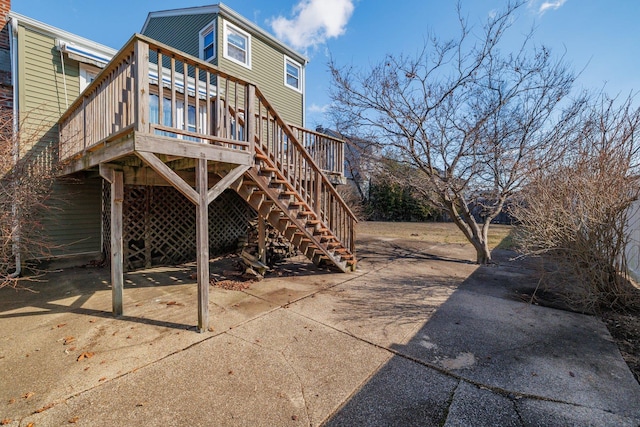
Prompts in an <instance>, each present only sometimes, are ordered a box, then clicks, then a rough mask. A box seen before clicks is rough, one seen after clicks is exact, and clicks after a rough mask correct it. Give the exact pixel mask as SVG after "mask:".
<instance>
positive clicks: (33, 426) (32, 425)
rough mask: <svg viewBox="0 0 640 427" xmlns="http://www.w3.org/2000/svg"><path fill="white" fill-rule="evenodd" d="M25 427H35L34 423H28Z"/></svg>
mask: <svg viewBox="0 0 640 427" xmlns="http://www.w3.org/2000/svg"><path fill="white" fill-rule="evenodd" d="M27 427H35V424H34V423H29V424H27Z"/></svg>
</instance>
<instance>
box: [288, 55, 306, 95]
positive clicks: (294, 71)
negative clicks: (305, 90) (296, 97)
mask: <svg viewBox="0 0 640 427" xmlns="http://www.w3.org/2000/svg"><path fill="white" fill-rule="evenodd" d="M284 85H285V86H287V87H290V88H291V89H295V90H297V91H298V92H301V91H302V65H300V64H298V63H297V62H296V61H294V60H293V59H291V58H289V57H287V56H285V57H284Z"/></svg>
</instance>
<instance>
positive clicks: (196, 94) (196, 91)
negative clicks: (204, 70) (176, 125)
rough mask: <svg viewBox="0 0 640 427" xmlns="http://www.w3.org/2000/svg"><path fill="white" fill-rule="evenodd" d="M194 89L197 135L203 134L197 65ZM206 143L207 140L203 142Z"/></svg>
mask: <svg viewBox="0 0 640 427" xmlns="http://www.w3.org/2000/svg"><path fill="white" fill-rule="evenodd" d="M193 77H194V78H193V82H194V86H195V87H194V89H193V96H194V98H193V105H194V108H195V110H196V117H195V122H196V123H195V124H196V133H202V130H201V129H200V68H199V67H198V66H197V65H195V66H194V75H193ZM201 141H203V142H204V141H205V140H201Z"/></svg>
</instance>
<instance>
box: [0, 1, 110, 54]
mask: <svg viewBox="0 0 640 427" xmlns="http://www.w3.org/2000/svg"><path fill="white" fill-rule="evenodd" d="M11 19H15V20H16V21H17V22H18V25H23V26H25V27H27V28H29V29H32V30H34V31H37V32H39V33H41V34H44V35H47V36H50V37H53V38H55V39H63V40H64V41H66V42H71V43H73V44H75V45H77V46H81V47H84V48H87V49H90V50H92V51H95V52H96V53H99V54H101V55H103V56H105V57H109V58H110V57H113V56H114V55H115V54H116V53H117V52H118V51H117V50H116V49H113V48H111V47H109V46H105V45H103V44H100V43H97V42H94V41H93V40H89V39H86V38H84V37H80V36H78V35H76V34H73V33H70V32H68V31H65V30H62V29H60V28H57V27H54V26H52V25H49V24H45V23H44V22H40V21H38V20H36V19H33V18H29V17H28V16H25V15H22V14H20V13H17V12H14V11H10V12H9V14H8V15H7V20H11Z"/></svg>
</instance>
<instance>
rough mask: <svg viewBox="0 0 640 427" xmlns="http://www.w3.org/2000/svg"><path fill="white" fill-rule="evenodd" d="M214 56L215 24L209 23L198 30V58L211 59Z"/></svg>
mask: <svg viewBox="0 0 640 427" xmlns="http://www.w3.org/2000/svg"><path fill="white" fill-rule="evenodd" d="M215 57H216V24H215V22H212V23H210V24H209V25H207V26H206V27H204V28H203V29H202V30H200V59H203V60H205V61H211V60H212V59H213V58H215Z"/></svg>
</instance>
